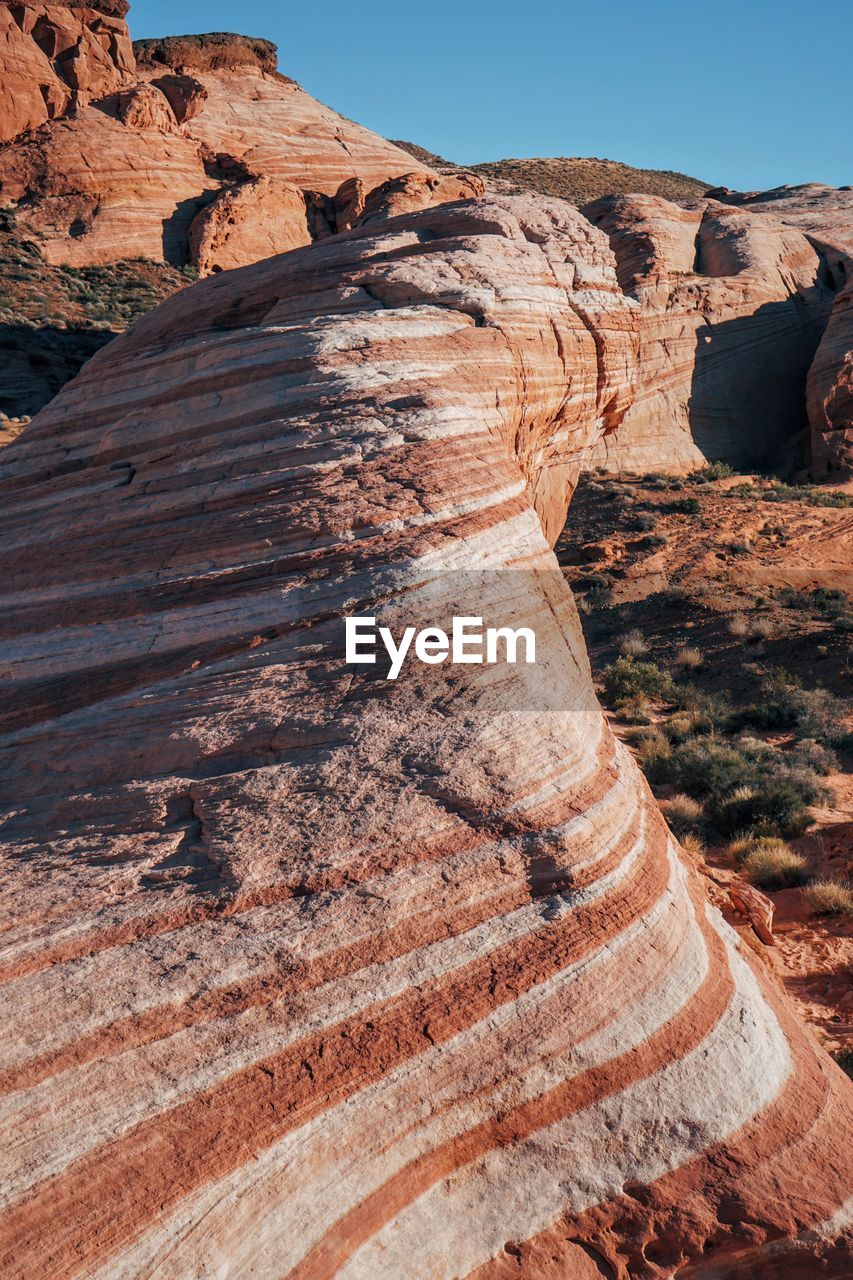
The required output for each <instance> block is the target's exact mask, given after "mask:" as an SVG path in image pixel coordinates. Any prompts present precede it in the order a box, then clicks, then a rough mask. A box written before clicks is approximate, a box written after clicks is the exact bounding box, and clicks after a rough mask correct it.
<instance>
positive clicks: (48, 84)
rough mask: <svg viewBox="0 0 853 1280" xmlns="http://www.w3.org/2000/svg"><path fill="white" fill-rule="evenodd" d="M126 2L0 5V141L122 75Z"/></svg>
mask: <svg viewBox="0 0 853 1280" xmlns="http://www.w3.org/2000/svg"><path fill="white" fill-rule="evenodd" d="M127 9H128V5H127V4H126V3H125V0H91V3H81V2H80V0H68V3H65V4H51V3H49V2H48V3H41V2H40V0H17V2H16V3H14V4H12V3H4V4H0V141H6V140H7V139H10V138H14V137H15V136H16V135H17V134H19V133H21V132H23V131H24V130H25V129H36V128H38V127H39V126H40V125H43V124H45V122H46V121H48V120H53V119H56V118H57V117H59V116H62V115H64V114H65V113H66V112H67V111H68V110H69V109H71V108H73V107H78V106H82V105H83V104H85V103H86V102H88V101H89V100H90V99H93V98H103V97H105V96H106V95H107V94H110V93H114V92H115V91H116V90H117V89H119V88H120V87H121V85H123V84H124V83H126V82H127V80H128V78H129V77H130V74H131V73H132V72H133V67H134V59H133V49H132V48H131V44H130V36H129V35H128V31H127V26H126V24H125V21H124V15H125V14H126V13H127Z"/></svg>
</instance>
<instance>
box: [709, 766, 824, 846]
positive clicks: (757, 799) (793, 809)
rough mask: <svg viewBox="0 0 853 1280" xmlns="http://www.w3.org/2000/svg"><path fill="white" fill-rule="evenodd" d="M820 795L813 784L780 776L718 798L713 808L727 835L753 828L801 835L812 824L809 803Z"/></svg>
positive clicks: (769, 832) (765, 831)
mask: <svg viewBox="0 0 853 1280" xmlns="http://www.w3.org/2000/svg"><path fill="white" fill-rule="evenodd" d="M816 799H817V793H816V791H815V789H814V788H813V787H812V786H811V785H806V786H800V785H798V783H797V782H796V781H795V780H794V779H793V778H789V777H779V776H777V777H769V778H765V779H764V780H762V781H761V782H760V783H756V784H755V786H754V789H753V791H752V793H751V794H746V793H745V792H744V793H741V794H740V795H737V794H736V795H733V796H729V797H726V798H723V799H720V800H717V801H716V803H715V804H714V805H713V807H712V810H711V812H712V817H713V819H714V822H715V824H716V825H717V827H719V829H720V831H722V832H723V834H724V835H729V834H732V833H733V832H735V831H743V830H752V831H759V832H764V833H766V834H768V835H770V834H773V833H777V834H779V835H783V836H799V835H802V834H803V832H804V831H806V830H807V829H808V827H809V826H810V824H811V817H810V815H809V812H808V807H809V805H810V804H814V803H815V801H816Z"/></svg>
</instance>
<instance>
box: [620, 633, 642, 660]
mask: <svg viewBox="0 0 853 1280" xmlns="http://www.w3.org/2000/svg"><path fill="white" fill-rule="evenodd" d="M619 649H620V651H621V652H622V653H623V654H624V655H625V657H626V658H641V657H642V656H643V654H644V653H648V651H649V646H648V643H647V642H646V640H645V638H644V636H643V633H642V631H640V630H638V629H637V628H636V627H634V628H633V630H631V631H626V633H625V635H624V636H623V637H622V639H621V640H620V641H619Z"/></svg>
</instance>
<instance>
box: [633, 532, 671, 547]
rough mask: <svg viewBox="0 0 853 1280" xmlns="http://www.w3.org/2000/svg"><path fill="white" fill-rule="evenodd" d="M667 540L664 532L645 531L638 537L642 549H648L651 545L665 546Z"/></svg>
mask: <svg viewBox="0 0 853 1280" xmlns="http://www.w3.org/2000/svg"><path fill="white" fill-rule="evenodd" d="M668 542H669V538H667V536H666V534H664V533H647V534H646V536H645V537H644V538H640V546H641V547H642V549H643V550H644V551H650V550H651V549H652V547H665V546H666V544H667V543H668Z"/></svg>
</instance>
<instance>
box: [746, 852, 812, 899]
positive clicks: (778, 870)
mask: <svg viewBox="0 0 853 1280" xmlns="http://www.w3.org/2000/svg"><path fill="white" fill-rule="evenodd" d="M742 870H743V873H744V875H745V876H746V878H747V880H749V881H750V882H751V883H752V884H755V885H758V887H759V888H760V889H791V888H793V887H794V886H795V885H798V884H803V882H804V881H805V880H806V879H807V877H808V866H807V864H806V860H805V858H803V857H802V856H801V855H800V854H799V853H795V852H794V850H793V849H788V848H786V847H783V848H759V849H755V850H754V851H753V852H752V853H750V854H748V855H747V857H746V858H744V860H743V863H742Z"/></svg>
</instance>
